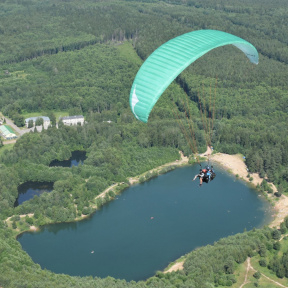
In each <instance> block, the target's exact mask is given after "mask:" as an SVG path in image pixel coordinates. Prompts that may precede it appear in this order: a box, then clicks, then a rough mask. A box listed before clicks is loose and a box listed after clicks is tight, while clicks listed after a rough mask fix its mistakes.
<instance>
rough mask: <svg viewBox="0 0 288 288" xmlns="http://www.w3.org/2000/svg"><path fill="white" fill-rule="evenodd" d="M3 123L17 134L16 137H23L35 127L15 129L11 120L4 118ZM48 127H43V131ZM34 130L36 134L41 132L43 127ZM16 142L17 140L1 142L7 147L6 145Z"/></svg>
mask: <svg viewBox="0 0 288 288" xmlns="http://www.w3.org/2000/svg"><path fill="white" fill-rule="evenodd" d="M5 121H6V124H7V125H9V126H10V127H12V129H13V130H14V131H15V132H17V133H18V134H19V136H18V137H21V136H22V135H24V134H25V133H28V132H30V131H34V129H35V127H32V128H22V129H21V128H19V127H17V126H16V125H15V124H14V123H13V121H12V120H10V119H8V118H6V117H5ZM47 128H48V127H44V129H47ZM36 129H37V131H38V132H41V131H42V129H43V127H42V125H41V126H36ZM16 141H17V139H13V140H5V141H3V144H4V145H7V144H12V143H15V142H16Z"/></svg>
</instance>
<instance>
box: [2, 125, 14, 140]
mask: <svg viewBox="0 0 288 288" xmlns="http://www.w3.org/2000/svg"><path fill="white" fill-rule="evenodd" d="M0 133H1V135H2V136H3V137H4V138H5V139H6V140H11V139H16V138H17V136H16V134H15V133H14V131H13V130H12V129H11V128H10V127H9V126H7V125H1V126H0Z"/></svg>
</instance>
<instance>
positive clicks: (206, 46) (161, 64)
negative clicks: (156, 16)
mask: <svg viewBox="0 0 288 288" xmlns="http://www.w3.org/2000/svg"><path fill="white" fill-rule="evenodd" d="M224 45H234V46H235V47H237V48H238V49H240V50H241V51H242V52H243V53H244V54H245V55H246V56H247V58H248V59H249V60H250V62H251V63H253V64H258V52H257V50H256V48H255V47H254V46H253V45H252V44H251V43H249V42H247V41H246V40H244V39H242V38H240V37H237V36H235V35H232V34H229V33H226V32H222V31H218V30H197V31H193V32H189V33H186V34H183V35H180V36H178V37H176V38H173V39H171V40H169V41H168V42H166V43H164V44H163V45H161V46H160V47H159V48H157V49H156V50H155V51H154V52H153V53H152V54H151V55H150V56H149V57H148V58H147V59H146V61H145V62H144V63H143V64H142V66H141V67H140V69H139V71H138V73H137V75H136V77H135V79H134V82H133V84H132V87H131V91H130V101H129V102H130V108H131V110H132V112H133V114H134V116H135V117H136V118H137V119H138V120H139V121H142V122H144V123H147V121H148V118H149V115H150V112H151V110H152V109H153V107H154V105H155V104H156V102H157V101H158V99H159V98H160V96H161V95H162V94H163V92H164V91H165V89H166V88H167V87H168V86H169V85H170V84H171V82H172V81H173V80H174V79H175V78H176V77H177V76H178V75H179V74H180V73H181V72H182V71H183V70H184V69H185V68H187V67H188V66H189V65H190V64H191V63H193V62H194V61H195V60H197V59H198V58H200V57H201V56H203V55H205V54H206V53H207V52H209V51H210V50H212V49H215V48H217V47H221V46H224ZM199 104H200V105H201V103H199ZM201 109H202V108H201ZM201 113H202V112H201ZM187 118H188V117H187ZM189 125H190V124H189ZM180 128H181V127H180ZM191 130H193V129H191ZM194 137H195V135H192V138H193V139H192V140H191V150H192V152H193V153H194V155H197V149H196V148H195V145H194V149H193V147H192V146H193V143H195V142H196V141H195V139H194ZM207 138H208V137H207ZM207 146H211V143H207ZM196 157H197V156H196ZM208 159H209V158H208ZM198 162H199V160H198ZM199 164H200V162H199ZM200 165H201V164H200ZM200 174H201V173H200ZM200 174H199V175H200ZM204 174H205V173H204ZM205 175H206V174H205ZM211 175H212V174H211ZM211 175H208V176H210V177H209V180H211ZM214 177H215V173H214ZM199 178H200V181H201V180H204V179H205V177H204V178H203V177H202V178H201V177H199ZM209 180H208V182H209ZM201 183H202V182H201Z"/></svg>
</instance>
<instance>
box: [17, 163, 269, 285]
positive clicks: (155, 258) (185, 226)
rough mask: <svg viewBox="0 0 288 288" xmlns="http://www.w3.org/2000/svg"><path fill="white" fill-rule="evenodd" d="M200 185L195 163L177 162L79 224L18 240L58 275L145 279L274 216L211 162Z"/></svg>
mask: <svg viewBox="0 0 288 288" xmlns="http://www.w3.org/2000/svg"><path fill="white" fill-rule="evenodd" d="M214 167H215V171H216V173H217V177H216V178H215V179H214V180H213V181H212V182H211V183H209V184H205V183H204V184H203V186H202V187H199V186H198V184H199V182H198V181H194V182H192V181H191V180H192V178H193V176H194V175H195V174H196V173H197V172H198V171H199V170H198V169H199V166H196V165H195V166H189V167H183V168H177V169H175V170H173V171H171V172H169V173H167V174H164V175H161V176H159V177H156V178H153V179H151V180H150V181H148V182H144V183H142V184H137V185H133V186H131V187H129V188H128V189H126V190H125V191H123V193H122V194H121V195H117V197H116V198H115V200H114V201H112V202H110V203H109V204H108V205H104V207H103V208H102V209H100V210H98V211H97V212H96V213H95V214H93V216H92V217H91V218H90V219H88V220H85V221H81V222H78V223H61V224H54V225H49V226H45V227H43V229H42V230H41V231H40V232H37V233H24V234H22V235H20V236H19V238H18V240H19V242H20V243H21V245H22V247H23V249H24V250H25V251H27V252H28V253H29V255H30V256H31V257H32V259H33V260H34V261H35V262H36V263H39V264H40V265H41V267H42V268H46V269H49V270H52V271H53V272H56V273H66V274H70V275H77V276H88V275H92V276H97V277H102V278H103V277H107V276H112V277H115V278H120V279H126V280H127V281H130V280H135V281H138V280H144V279H147V278H148V277H151V276H153V275H154V274H155V272H156V271H157V270H163V269H164V268H165V267H167V265H168V264H169V263H170V262H171V261H174V260H175V259H177V258H179V257H180V256H182V255H184V254H186V253H188V252H190V251H192V250H193V249H195V248H197V247H200V246H204V245H207V244H213V243H214V242H215V241H217V240H219V239H220V238H223V237H227V236H229V235H233V234H236V233H239V232H243V231H244V230H245V229H246V230H251V229H253V228H254V227H256V228H257V227H261V226H263V225H265V224H267V223H268V222H269V221H271V212H270V211H271V210H270V206H269V203H267V202H266V201H265V200H264V197H259V195H258V194H259V193H258V192H257V191H255V190H254V189H252V188H251V187H249V185H247V184H246V183H244V182H243V181H240V180H236V178H235V177H234V176H232V175H229V174H228V173H227V172H225V171H224V170H221V169H220V168H219V167H216V165H214Z"/></svg>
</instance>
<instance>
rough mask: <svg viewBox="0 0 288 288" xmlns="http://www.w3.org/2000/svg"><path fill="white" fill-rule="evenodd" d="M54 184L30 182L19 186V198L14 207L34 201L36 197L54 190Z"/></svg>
mask: <svg viewBox="0 0 288 288" xmlns="http://www.w3.org/2000/svg"><path fill="white" fill-rule="evenodd" d="M53 185H54V183H53V182H32V181H28V182H25V183H23V184H21V185H19V186H18V198H17V199H16V201H15V203H14V207H17V206H19V205H20V204H22V203H23V202H25V201H28V200H30V199H32V198H33V197H34V196H35V195H37V196H40V195H41V194H42V193H44V192H51V191H52V190H53Z"/></svg>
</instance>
